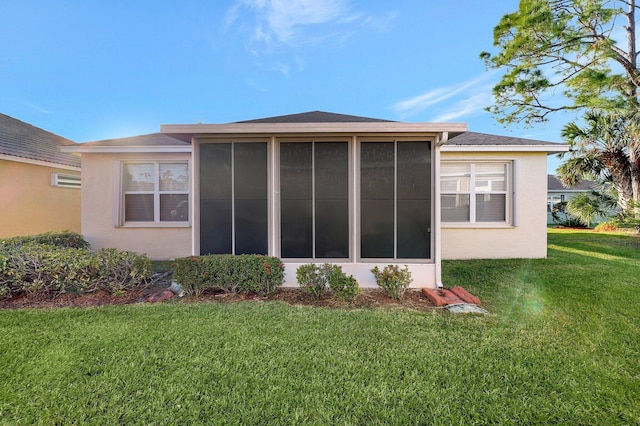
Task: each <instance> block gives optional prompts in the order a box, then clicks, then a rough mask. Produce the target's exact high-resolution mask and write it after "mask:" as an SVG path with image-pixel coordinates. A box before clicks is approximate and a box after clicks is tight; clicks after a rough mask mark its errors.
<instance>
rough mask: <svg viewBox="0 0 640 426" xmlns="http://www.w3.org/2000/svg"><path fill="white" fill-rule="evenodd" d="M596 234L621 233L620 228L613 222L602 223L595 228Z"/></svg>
mask: <svg viewBox="0 0 640 426" xmlns="http://www.w3.org/2000/svg"><path fill="white" fill-rule="evenodd" d="M593 230H594V232H616V231H619V230H620V229H618V227H617V226H616V224H615V223H612V222H601V223H599V224H597V225H596V227H595V228H593Z"/></svg>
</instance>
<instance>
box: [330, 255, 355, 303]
mask: <svg viewBox="0 0 640 426" xmlns="http://www.w3.org/2000/svg"><path fill="white" fill-rule="evenodd" d="M325 265H326V264H325ZM329 288H330V289H331V290H333V293H334V295H335V297H336V299H339V300H342V301H347V302H348V301H352V300H354V299H355V298H356V297H357V296H358V295H359V294H360V293H361V292H362V290H360V286H359V285H358V282H357V281H356V279H355V278H353V276H352V275H347V274H345V273H344V272H343V271H342V268H341V267H340V266H339V265H332V266H331V268H330V270H329Z"/></svg>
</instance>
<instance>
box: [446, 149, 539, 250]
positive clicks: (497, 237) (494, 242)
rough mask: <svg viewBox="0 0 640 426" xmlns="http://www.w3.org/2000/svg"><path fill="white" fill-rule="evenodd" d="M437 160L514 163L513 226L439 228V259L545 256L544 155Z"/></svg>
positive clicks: (460, 155)
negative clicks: (440, 256)
mask: <svg viewBox="0 0 640 426" xmlns="http://www.w3.org/2000/svg"><path fill="white" fill-rule="evenodd" d="M441 160H442V161H445V160H461V161H462V160H465V161H466V160H469V161H473V160H510V161H514V182H515V194H516V196H515V197H516V199H515V203H514V208H515V211H514V213H515V218H514V226H507V227H491V228H486V227H482V226H476V227H454V226H449V225H446V224H443V225H442V241H441V243H442V246H441V247H442V259H498V258H543V257H546V256H547V212H546V205H547V204H546V201H547V155H546V153H544V152H542V153H452V152H442V154H441Z"/></svg>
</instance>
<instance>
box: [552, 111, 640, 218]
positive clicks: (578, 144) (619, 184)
mask: <svg viewBox="0 0 640 426" xmlns="http://www.w3.org/2000/svg"><path fill="white" fill-rule="evenodd" d="M637 128H638V129H640V126H638V127H637ZM635 130H636V125H635V120H630V119H629V118H628V117H625V116H619V115H613V114H609V113H599V112H589V113H587V114H586V115H585V126H584V127H580V126H578V125H577V124H576V123H575V122H572V123H569V124H567V125H566V126H565V127H564V129H563V130H562V136H563V137H564V138H565V140H566V141H567V142H568V143H569V145H570V146H571V149H570V151H569V152H568V153H567V154H566V155H568V156H569V158H568V159H567V160H566V161H565V162H564V163H563V164H561V165H560V166H559V167H558V169H557V170H556V173H557V174H558V178H559V179H560V181H561V182H562V183H563V184H564V185H566V186H572V185H575V184H576V183H578V182H580V181H582V180H584V179H590V180H593V181H595V182H598V183H600V184H601V185H602V186H603V188H605V186H606V184H607V183H610V189H611V191H612V192H613V193H614V195H615V197H616V199H617V209H618V210H619V213H621V214H623V215H632V214H633V213H634V206H635V202H636V194H635V191H634V179H633V177H634V173H635V172H636V170H635V164H634V163H635V161H633V160H634V158H635V157H636V156H635V154H636V153H635V152H630V150H632V149H633V147H634V146H636V144H635V143H634V142H635V137H634V135H635V134H638V133H636V131H635ZM600 192H603V191H600ZM591 198H594V197H593V195H592V197H591ZM597 198H598V197H595V198H594V200H596V199H597ZM599 201H600V202H602V201H603V200H602V199H601V200H599ZM567 207H568V210H569V211H570V212H571V211H573V212H574V215H576V214H575V213H578V212H579V211H580V210H583V211H584V213H585V214H584V215H582V216H584V217H589V216H590V215H589V214H588V211H589V210H591V211H592V212H593V211H594V210H600V208H599V207H596V206H594V205H591V206H589V203H587V202H586V199H585V198H581V199H580V200H579V201H575V202H573V203H571V204H570V205H569V206H567ZM577 216H580V214H577Z"/></svg>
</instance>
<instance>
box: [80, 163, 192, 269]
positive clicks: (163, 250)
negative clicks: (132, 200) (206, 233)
mask: <svg viewBox="0 0 640 426" xmlns="http://www.w3.org/2000/svg"><path fill="white" fill-rule="evenodd" d="M171 159H180V160H185V159H189V156H188V155H184V154H129V155H116V154H83V155H82V178H83V182H82V233H83V235H84V236H85V238H86V239H87V241H89V243H90V244H91V247H92V248H93V249H101V248H108V247H109V248H117V249H121V250H130V251H134V252H137V253H144V254H146V255H147V256H149V258H151V259H154V260H166V259H173V258H176V257H183V256H189V255H191V254H192V253H191V250H192V247H191V227H190V226H189V227H179V228H168V227H162V226H155V227H139V228H130V227H122V226H117V223H116V221H115V220H114V215H115V214H116V212H115V211H114V208H117V206H118V205H119V203H118V202H117V201H118V197H119V194H120V188H119V187H118V184H119V180H120V179H119V177H117V176H116V174H117V173H118V170H119V167H118V164H119V163H120V162H122V161H126V160H142V161H146V160H149V161H151V160H171Z"/></svg>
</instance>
